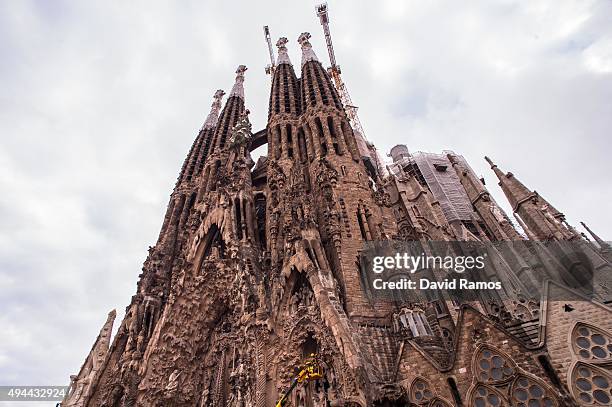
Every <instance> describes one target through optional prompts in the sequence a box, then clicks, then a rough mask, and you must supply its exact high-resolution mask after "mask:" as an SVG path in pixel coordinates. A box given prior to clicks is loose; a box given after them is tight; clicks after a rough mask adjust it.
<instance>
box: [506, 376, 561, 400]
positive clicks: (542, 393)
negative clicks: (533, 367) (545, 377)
mask: <svg viewBox="0 0 612 407" xmlns="http://www.w3.org/2000/svg"><path fill="white" fill-rule="evenodd" d="M510 396H511V397H512V402H513V404H512V405H514V406H517V407H529V406H542V407H557V405H558V404H557V402H556V401H555V397H554V396H553V395H552V392H551V391H550V389H549V388H548V386H546V385H544V384H543V383H540V382H538V381H536V380H534V379H532V378H529V377H527V376H525V375H520V376H519V377H517V378H516V380H514V382H513V383H512V386H511V388H510Z"/></svg>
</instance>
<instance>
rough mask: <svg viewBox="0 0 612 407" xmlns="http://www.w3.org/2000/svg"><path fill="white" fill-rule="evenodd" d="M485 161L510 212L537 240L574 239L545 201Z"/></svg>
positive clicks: (508, 174)
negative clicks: (507, 202) (495, 177)
mask: <svg viewBox="0 0 612 407" xmlns="http://www.w3.org/2000/svg"><path fill="white" fill-rule="evenodd" d="M485 160H487V162H488V163H489V164H490V165H491V169H493V171H494V172H495V175H497V178H498V179H499V186H500V187H501V188H502V190H503V191H504V194H505V195H506V198H507V199H508V201H509V202H510V205H511V206H512V210H513V211H514V212H515V213H518V214H519V216H520V217H521V219H522V220H523V221H524V222H525V224H526V225H527V229H528V230H530V231H531V233H532V234H533V235H534V236H535V237H536V238H537V240H570V239H573V238H574V237H575V236H574V233H573V232H572V231H571V230H570V228H568V227H566V226H565V225H564V224H563V222H564V220H565V216H564V215H563V214H562V213H561V212H559V211H558V210H556V209H555V208H554V207H553V206H552V205H551V204H550V203H548V201H546V199H544V198H543V197H542V196H540V195H539V194H538V193H537V192H536V191H531V190H530V189H528V188H527V187H526V186H525V185H523V183H521V182H520V181H519V180H518V179H516V177H515V176H514V174H512V173H511V172H508V173H505V174H504V172H503V171H502V170H500V169H499V168H498V167H497V165H495V163H493V161H492V160H491V159H490V158H489V157H485ZM521 226H522V225H521Z"/></svg>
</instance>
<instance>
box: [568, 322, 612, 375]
mask: <svg viewBox="0 0 612 407" xmlns="http://www.w3.org/2000/svg"><path fill="white" fill-rule="evenodd" d="M568 339H569V343H570V349H571V351H572V353H573V354H574V355H575V356H576V358H577V359H578V360H581V361H584V362H588V363H593V364H602V363H608V362H610V361H612V334H611V333H609V332H607V331H606V330H604V329H601V328H597V327H595V326H593V325H591V324H587V323H585V322H581V321H579V322H576V323H575V324H574V326H573V328H572V329H570V330H569V338H568Z"/></svg>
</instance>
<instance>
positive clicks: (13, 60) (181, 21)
mask: <svg viewBox="0 0 612 407" xmlns="http://www.w3.org/2000/svg"><path fill="white" fill-rule="evenodd" d="M314 4H315V3H314V2H309V1H303V2H297V1H282V2H260V1H257V2H254V1H249V2H243V3H241V2H235V1H223V2H221V1H217V2H205V1H201V0H197V1H152V0H146V1H129V2H128V1H114V2H112V1H99V2H96V1H60V0H54V1H46V0H41V1H10V0H3V1H2V0H0V89H1V91H0V169H1V172H0V309H1V312H0V327H1V330H0V385H1V384H18V385H28V384H41V385H60V384H68V382H69V375H70V374H75V373H77V372H78V369H79V368H80V366H81V363H82V362H83V360H84V358H85V357H86V355H87V353H88V351H89V349H90V347H91V345H92V343H93V341H94V339H95V338H96V336H97V334H98V331H99V329H100V327H101V325H102V324H103V322H104V321H105V319H106V315H107V313H108V311H109V310H111V309H113V308H117V311H118V317H117V321H116V324H118V323H119V321H120V319H121V318H122V317H123V311H124V308H125V306H126V305H127V304H128V303H129V301H130V297H131V296H132V295H133V294H134V293H135V290H136V281H137V276H138V274H139V273H140V269H141V266H142V262H143V261H144V259H145V257H146V254H147V247H148V246H149V245H153V244H154V243H155V241H156V238H157V234H158V232H159V228H160V227H161V223H162V217H163V214H164V212H165V209H166V205H167V201H168V197H169V194H170V192H171V190H172V187H173V185H174V182H175V180H176V176H177V174H178V171H179V169H180V166H181V164H182V161H183V159H184V157H185V155H186V154H187V151H188V149H189V147H190V145H191V143H192V141H193V139H194V137H195V136H196V133H197V130H198V129H199V127H200V126H201V125H202V122H203V120H204V118H205V116H206V114H207V113H208V110H209V107H210V103H211V98H212V95H213V93H214V91H215V90H216V89H218V88H222V89H225V90H226V91H227V92H229V89H230V88H231V85H232V82H233V79H234V70H235V68H236V66H237V65H239V64H245V65H247V66H248V67H249V70H248V71H247V73H246V82H245V89H246V92H245V93H246V103H247V106H248V108H249V109H250V110H251V112H252V113H251V121H252V122H253V124H254V126H253V127H254V129H255V130H258V129H260V128H263V127H264V126H265V121H266V118H267V106H268V91H269V86H270V79H269V77H268V76H266V74H265V72H264V67H265V65H266V64H268V63H269V60H268V54H267V49H266V44H265V42H264V39H263V33H262V26H263V25H264V24H268V25H269V26H270V30H271V32H272V35H273V39H274V42H276V39H277V38H278V37H280V36H286V37H287V38H289V41H290V42H289V45H288V47H289V54H290V56H291V58H292V60H293V62H294V64H296V66H297V67H299V61H300V52H299V47H298V45H297V41H296V39H297V37H298V35H299V34H300V33H301V32H303V31H309V32H311V33H312V43H313V46H314V49H315V52H316V53H317V55H318V56H319V59H320V60H321V61H323V62H324V64H325V65H326V66H327V65H328V63H329V62H328V61H329V60H328V56H327V53H326V49H325V47H324V40H323V38H322V30H321V27H320V25H319V21H318V18H317V17H316V16H315V11H314ZM329 7H330V17H331V30H332V35H333V39H334V45H335V50H336V57H337V60H338V62H339V64H340V65H341V66H342V72H343V77H344V79H345V82H346V84H347V86H348V87H349V89H350V91H351V95H352V98H353V101H354V102H355V104H357V105H358V106H359V107H360V110H359V112H360V118H361V121H362V124H363V126H364V129H365V132H366V136H367V137H368V139H370V140H371V141H373V142H374V143H375V144H376V145H377V147H378V148H379V149H380V150H381V151H383V152H385V153H386V152H388V150H389V149H390V148H391V147H392V146H393V145H395V144H398V143H404V144H407V145H408V147H409V149H410V150H412V151H418V150H420V151H431V152H440V151H442V150H444V149H452V150H454V151H456V152H458V153H460V154H463V155H464V156H465V157H466V158H467V159H468V161H469V162H470V163H471V165H472V166H473V168H474V170H475V171H476V173H477V174H483V175H484V176H485V178H486V180H487V185H488V186H489V188H490V189H491V190H492V192H493V193H494V194H495V196H496V198H497V200H498V201H500V202H501V201H504V202H505V199H503V197H502V194H501V192H500V190H499V188H498V187H497V185H496V180H495V179H494V176H493V173H492V172H491V171H490V170H489V169H488V166H487V165H486V162H485V161H484V160H483V159H482V157H483V156H484V155H485V154H486V155H489V156H490V157H492V158H493V159H494V160H495V161H496V162H497V163H498V164H499V166H500V167H501V168H502V169H503V170H505V171H512V172H514V174H515V175H516V176H517V177H518V178H519V179H520V180H522V181H523V182H524V183H525V184H526V185H527V186H528V187H530V188H532V189H536V190H537V191H538V192H539V193H540V194H541V195H543V196H544V197H546V198H547V199H548V200H549V201H550V202H551V203H552V204H553V205H554V206H555V207H556V208H557V209H559V210H561V211H563V212H564V213H565V214H566V215H567V217H568V220H569V221H570V223H572V224H574V225H577V224H578V221H580V220H584V221H586V222H587V223H588V224H589V225H590V226H592V228H593V229H594V230H595V231H597V232H598V233H600V235H601V236H602V237H603V238H606V239H611V238H612V217H611V216H610V206H611V205H610V201H611V200H612V191H611V181H610V176H611V173H610V170H609V165H610V160H611V158H610V148H611V145H612V137H611V129H612V2H610V1H606V0H601V1H588V0H580V1H562V0H548V1H534V0H525V1H522V2H516V1H491V0H483V1H470V2H457V1H451V0H449V1H381V2H372V1H367V2H366V1H364V2H356V1H344V2H336V1H332V2H330V5H329ZM506 208H507V205H506Z"/></svg>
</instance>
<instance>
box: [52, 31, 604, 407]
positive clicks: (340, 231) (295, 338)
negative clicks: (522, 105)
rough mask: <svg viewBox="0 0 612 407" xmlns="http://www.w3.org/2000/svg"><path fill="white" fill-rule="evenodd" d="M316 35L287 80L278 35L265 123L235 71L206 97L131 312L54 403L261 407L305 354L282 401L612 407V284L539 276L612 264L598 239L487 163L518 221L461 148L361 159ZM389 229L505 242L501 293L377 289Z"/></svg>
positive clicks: (305, 37)
mask: <svg viewBox="0 0 612 407" xmlns="http://www.w3.org/2000/svg"><path fill="white" fill-rule="evenodd" d="M309 38H310V34H308V33H303V34H302V35H300V36H299V38H298V43H299V45H300V46H301V50H302V58H301V61H300V65H299V74H300V76H299V77H298V76H297V73H296V67H294V65H293V64H292V62H291V61H290V59H289V56H288V53H287V44H288V40H287V39H286V38H281V39H279V41H278V42H277V47H278V59H277V63H276V64H275V66H274V68H273V70H272V75H273V78H272V86H271V91H270V98H269V107H268V112H269V113H268V123H267V126H266V128H265V129H263V130H260V131H256V132H253V131H252V128H251V124H250V121H249V110H248V109H247V108H246V99H245V92H244V82H245V72H246V67H245V66H243V65H241V66H239V67H238V69H237V70H236V78H235V83H234V85H233V87H232V90H231V91H230V93H229V95H228V98H227V100H226V102H225V105H224V106H223V109H221V107H222V103H221V99H222V97H223V96H224V92H223V91H221V90H218V91H217V92H216V93H215V95H214V100H213V104H212V107H211V110H210V113H209V115H208V116H207V118H206V120H205V122H204V125H203V126H202V128H201V129H200V131H199V132H198V134H197V137H196V139H195V141H194V143H193V146H192V147H191V149H190V151H189V154H188V156H187V158H186V159H185V162H184V164H183V167H182V169H181V171H180V174H179V177H178V180H177V183H176V186H175V188H174V191H173V192H172V194H171V197H170V202H169V205H168V210H167V212H166V216H165V218H164V221H163V225H162V228H161V232H160V235H159V238H158V240H157V243H156V244H155V246H153V247H151V248H150V250H149V256H148V257H147V260H146V261H145V263H144V266H143V270H142V274H141V275H140V279H139V281H138V286H137V292H136V294H135V295H134V296H133V297H132V300H131V303H130V305H129V306H128V307H127V308H126V315H125V318H124V319H123V321H122V322H121V325H120V326H119V329H118V332H117V334H116V335H115V337H114V339H113V341H112V344H111V345H110V346H109V343H110V327H111V326H112V321H113V319H114V313H113V314H111V315H109V319H108V321H107V323H106V324H105V326H104V328H103V329H102V332H101V334H100V336H99V338H98V340H97V341H96V343H95V344H94V347H93V349H92V351H91V353H90V355H89V356H88V358H87V360H86V362H85V364H84V365H83V367H82V368H81V371H80V373H79V374H78V375H76V376H73V378H72V379H73V380H72V384H71V391H70V393H69V394H68V396H67V397H66V399H65V400H64V401H63V403H62V406H64V407H67V406H90V407H97V406H104V407H123V406H136V405H138V406H201V407H203V406H244V407H250V406H256V407H265V406H274V405H275V403H276V401H277V400H278V399H279V397H280V395H281V392H282V391H283V390H284V389H286V388H287V387H288V386H289V384H290V383H291V381H292V379H293V378H294V376H295V374H296V368H297V367H298V366H300V364H301V363H302V361H303V360H304V358H305V357H306V356H308V355H310V354H312V353H315V354H316V355H317V357H318V358H319V360H320V363H321V365H322V367H323V372H324V374H323V378H322V379H320V380H317V381H313V382H310V383H306V384H304V385H302V386H298V388H297V389H296V390H295V391H294V392H293V393H292V394H291V396H290V399H289V400H290V403H291V405H294V406H308V407H315V406H408V405H411V406H429V407H444V406H446V407H449V406H510V405H513V406H515V405H516V406H536V405H537V406H557V407H561V406H578V405H594V406H597V405H609V403H610V399H611V398H612V394H611V393H610V389H612V375H611V374H610V370H609V366H610V364H612V333H611V332H612V323H611V322H610V321H611V320H610V308H609V307H608V305H607V304H608V300H609V298H610V297H609V295H608V291H607V284H608V282H606V281H603V282H601V284H599V283H598V284H599V285H598V286H597V290H598V291H597V295H596V296H594V297H593V298H587V297H585V296H584V294H583V293H581V292H577V291H575V290H571V289H570V288H568V287H566V286H564V285H563V284H560V283H559V282H557V281H550V280H546V279H545V278H540V277H542V276H552V275H554V272H555V270H556V268H557V267H558V264H557V263H555V259H554V255H552V254H551V253H552V252H551V250H553V249H554V248H556V247H557V246H558V245H562V244H563V243H565V242H577V244H579V245H580V246H579V247H582V248H584V251H585V252H586V253H587V257H588V258H589V259H591V260H592V263H593V264H594V265H595V267H596V268H597V270H598V271H601V272H602V273H604V272H605V273H608V275H609V272H610V271H611V270H612V268H611V266H610V263H609V252H610V249H609V246H607V244H605V242H603V240H602V239H600V238H599V237H597V239H596V243H597V244H595V243H592V242H590V241H588V240H586V239H585V238H584V237H582V236H581V235H580V234H579V233H577V232H576V230H575V229H574V228H572V227H571V226H569V225H567V223H566V222H565V219H564V218H563V215H562V214H561V213H560V212H559V211H557V210H556V209H555V208H554V207H553V206H552V205H550V204H549V203H547V202H546V201H545V200H544V199H543V198H541V197H540V196H539V195H537V194H536V193H534V192H531V191H530V190H528V189H527V188H526V187H525V186H524V185H523V184H521V183H520V182H519V181H518V180H516V178H514V177H513V176H512V174H510V173H508V174H504V173H503V172H501V171H500V170H499V169H498V168H497V166H496V165H494V164H493V163H492V162H491V161H490V162H491V166H492V168H493V170H494V171H495V173H496V174H497V177H498V178H499V181H500V185H501V186H502V189H503V190H504V192H505V193H506V195H507V197H508V199H509V200H510V202H511V205H512V207H513V210H514V212H515V213H516V214H518V219H519V220H520V221H521V222H522V224H523V225H524V226H523V230H524V231H525V233H527V235H526V236H525V235H524V234H522V233H521V232H519V231H518V230H517V229H516V228H515V227H514V225H513V223H512V221H511V219H510V217H508V215H507V214H506V213H504V211H503V210H502V209H501V208H500V207H499V206H498V205H497V203H496V202H495V201H494V200H493V199H492V197H491V195H490V194H489V192H488V191H487V189H486V187H485V185H484V183H483V181H482V180H480V179H479V178H478V177H476V175H475V174H474V172H473V171H472V169H471V168H470V166H469V164H468V163H467V162H466V161H465V160H464V159H463V157H461V156H460V155H457V154H455V153H452V152H445V153H444V154H432V153H410V152H409V151H408V149H407V148H406V147H405V146H402V145H399V146H396V147H394V149H393V150H392V155H393V161H394V162H393V164H391V165H390V166H389V170H390V173H389V175H387V176H385V177H381V176H380V175H379V174H377V173H375V172H373V171H372V170H371V168H368V166H367V165H366V164H365V163H364V159H363V157H362V154H360V151H359V147H358V143H359V142H360V141H359V140H358V138H356V135H355V133H354V131H353V129H352V128H351V125H350V122H349V120H348V119H347V115H346V113H345V110H344V106H343V105H342V103H341V101H340V97H339V95H338V92H337V90H336V88H335V87H334V85H333V83H332V81H331V79H330V76H329V74H328V72H327V70H326V69H325V68H324V67H323V65H322V64H321V62H320V61H319V60H318V59H317V56H316V54H315V52H314V50H313V49H312V45H311V44H310V42H309ZM264 144H267V146H268V154H267V156H263V157H261V158H260V159H259V160H258V161H257V163H255V162H254V161H253V160H252V158H251V152H252V151H253V150H254V149H255V148H258V147H260V146H262V145H264ZM370 167H371V166H370ZM392 240H394V241H399V242H407V241H409V242H416V243H418V244H420V245H423V247H426V246H427V244H428V243H429V242H431V241H438V242H476V243H500V242H502V243H503V242H511V243H517V246H516V247H514V246H513V247H512V248H511V249H509V250H507V251H503V250H501V249H498V248H497V246H493V247H492V248H491V249H490V252H489V253H490V256H491V258H492V259H494V260H495V262H494V263H495V267H494V270H493V271H494V273H493V274H491V276H492V278H493V277H495V278H499V279H500V280H502V281H504V282H506V283H507V286H508V287H511V288H508V289H507V290H506V291H505V292H504V293H500V294H496V295H489V294H487V295H482V296H477V297H475V298H472V299H470V300H469V301H465V302H463V303H461V302H457V301H450V300H447V299H446V300H445V299H444V297H435V298H430V299H427V300H419V301H416V300H414V299H410V298H397V299H383V300H376V299H373V298H371V297H370V296H368V295H367V292H366V291H367V290H366V289H365V288H364V281H363V279H362V275H361V274H360V264H359V262H360V253H361V252H362V250H363V248H364V244H366V243H368V242H381V241H382V242H385V241H392ZM550 242H552V243H555V244H556V245H557V246H554V247H552V248H551V247H548V246H546V245H547V244H548V243H550ZM519 243H520V245H519ZM524 243H530V244H533V245H535V246H533V247H536V246H537V247H540V246H542V247H544V248H545V249H542V250H540V251H537V250H536V252H537V256H536V255H534V250H535V249H533V247H532V246H529V245H528V246H523V245H522V244H524ZM542 253H543V254H542ZM538 256H540V257H538ZM534 259H535V260H534ZM570 259H571V257H570ZM529 278H531V279H532V280H533V284H541V285H542V286H543V287H545V289H544V290H543V293H544V294H543V295H542V297H541V298H533V297H531V298H530V297H529V296H528V293H527V291H528V290H526V289H525V288H524V284H525V283H526V282H527V281H528V280H529ZM513 296H514V297H513ZM513 298H515V299H513ZM559 298H562V299H563V300H562V301H561V300H558V299H559Z"/></svg>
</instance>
